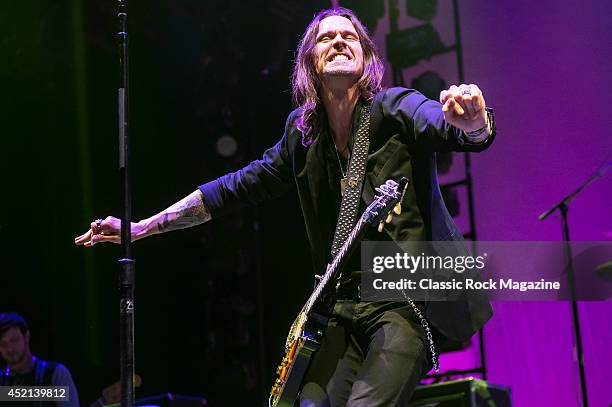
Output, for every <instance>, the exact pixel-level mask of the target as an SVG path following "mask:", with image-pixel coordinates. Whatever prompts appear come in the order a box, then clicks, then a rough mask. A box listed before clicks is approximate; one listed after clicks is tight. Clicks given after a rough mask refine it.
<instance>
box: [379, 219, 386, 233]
mask: <svg viewBox="0 0 612 407" xmlns="http://www.w3.org/2000/svg"><path fill="white" fill-rule="evenodd" d="M384 228H385V221H384V220H381V221H380V223H379V224H378V231H379V232H382V231H383V229H384Z"/></svg>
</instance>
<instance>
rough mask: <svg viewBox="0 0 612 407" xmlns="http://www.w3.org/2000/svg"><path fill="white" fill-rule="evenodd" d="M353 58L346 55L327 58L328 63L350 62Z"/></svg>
mask: <svg viewBox="0 0 612 407" xmlns="http://www.w3.org/2000/svg"><path fill="white" fill-rule="evenodd" d="M350 59H351V58H350V57H349V56H348V55H346V54H334V55H331V56H330V57H328V58H327V62H334V61H348V60H350Z"/></svg>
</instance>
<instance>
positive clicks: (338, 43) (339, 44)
mask: <svg viewBox="0 0 612 407" xmlns="http://www.w3.org/2000/svg"><path fill="white" fill-rule="evenodd" d="M332 46H333V47H334V48H340V49H342V48H344V47H346V41H344V38H342V35H340V34H338V35H336V36H335V37H334V40H333V41H332Z"/></svg>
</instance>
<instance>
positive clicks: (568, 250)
mask: <svg viewBox="0 0 612 407" xmlns="http://www.w3.org/2000/svg"><path fill="white" fill-rule="evenodd" d="M587 185H588V184H587ZM560 209H561V227H562V228H563V231H562V232H563V241H564V242H565V255H566V257H567V280H568V282H569V287H570V295H571V300H572V319H573V322H574V341H575V346H576V358H577V359H578V370H579V372H580V392H581V395H582V406H583V407H588V406H589V400H588V396H587V386H586V375H585V372H584V354H583V351H582V336H581V335H580V318H579V315H578V302H577V301H576V280H575V276H574V260H573V256H572V247H571V245H570V234H569V224H568V220H567V211H568V206H567V203H565V202H563V203H562V204H561V206H560Z"/></svg>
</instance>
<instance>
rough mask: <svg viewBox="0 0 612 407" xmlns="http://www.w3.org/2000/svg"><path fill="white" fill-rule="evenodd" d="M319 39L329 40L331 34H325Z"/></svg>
mask: <svg viewBox="0 0 612 407" xmlns="http://www.w3.org/2000/svg"><path fill="white" fill-rule="evenodd" d="M319 41H329V35H324V36H323V37H321V38H319Z"/></svg>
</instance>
